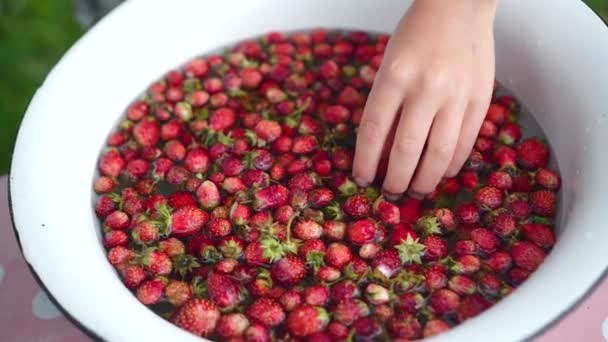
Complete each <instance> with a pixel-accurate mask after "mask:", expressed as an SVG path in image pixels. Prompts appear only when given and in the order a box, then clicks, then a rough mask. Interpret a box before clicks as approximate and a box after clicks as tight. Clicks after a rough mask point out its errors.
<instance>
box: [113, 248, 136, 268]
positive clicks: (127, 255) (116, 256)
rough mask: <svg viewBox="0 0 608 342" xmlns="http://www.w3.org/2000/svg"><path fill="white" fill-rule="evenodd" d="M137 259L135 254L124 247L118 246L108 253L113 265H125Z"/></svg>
mask: <svg viewBox="0 0 608 342" xmlns="http://www.w3.org/2000/svg"><path fill="white" fill-rule="evenodd" d="M134 257H135V252H134V251H133V250H130V249H128V248H127V247H123V246H116V247H113V248H111V249H110V250H109V251H108V260H109V261H110V264H112V265H115V266H116V265H119V264H124V263H126V262H128V261H130V260H132V259H133V258H134Z"/></svg>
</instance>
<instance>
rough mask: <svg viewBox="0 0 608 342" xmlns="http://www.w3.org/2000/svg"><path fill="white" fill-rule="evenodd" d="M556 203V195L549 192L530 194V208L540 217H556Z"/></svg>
mask: <svg viewBox="0 0 608 342" xmlns="http://www.w3.org/2000/svg"><path fill="white" fill-rule="evenodd" d="M555 201H556V199H555V193H554V192H551V191H549V190H539V191H535V192H533V193H531V194H530V207H531V208H532V211H533V212H534V213H536V214H538V215H542V216H553V215H555V206H556V204H555Z"/></svg>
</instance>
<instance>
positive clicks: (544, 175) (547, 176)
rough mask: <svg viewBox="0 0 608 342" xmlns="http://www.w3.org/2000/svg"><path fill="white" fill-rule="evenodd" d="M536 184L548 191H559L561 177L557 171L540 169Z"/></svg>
mask: <svg viewBox="0 0 608 342" xmlns="http://www.w3.org/2000/svg"><path fill="white" fill-rule="evenodd" d="M534 179H535V180H536V183H537V184H539V185H540V186H542V187H544V188H545V189H547V190H553V191H556V190H557V189H559V185H560V177H559V174H558V173H557V172H555V171H552V170H549V169H539V170H538V171H536V175H535V176H534Z"/></svg>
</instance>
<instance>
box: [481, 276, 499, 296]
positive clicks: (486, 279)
mask: <svg viewBox="0 0 608 342" xmlns="http://www.w3.org/2000/svg"><path fill="white" fill-rule="evenodd" d="M501 286H502V283H501V281H500V279H499V278H498V277H497V276H495V275H493V274H484V275H482V276H481V277H480V278H479V291H480V292H481V293H482V294H484V295H486V296H496V295H498V292H499V291H500V288H501Z"/></svg>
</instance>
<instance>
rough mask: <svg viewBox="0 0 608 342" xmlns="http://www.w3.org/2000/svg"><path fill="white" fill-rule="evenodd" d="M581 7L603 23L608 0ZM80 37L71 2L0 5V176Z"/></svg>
mask: <svg viewBox="0 0 608 342" xmlns="http://www.w3.org/2000/svg"><path fill="white" fill-rule="evenodd" d="M217 1H219V0H217ZM586 2H587V3H588V4H589V5H590V6H592V7H593V8H594V9H595V10H596V11H597V12H599V13H600V14H601V15H603V16H604V18H606V19H608V0H586ZM81 34H82V29H81V27H80V26H79V25H78V24H77V23H76V21H75V19H74V8H73V1H72V0H0V174H5V173H7V172H8V167H9V163H10V153H11V151H12V145H13V142H14V139H15V135H16V132H17V126H18V124H19V121H20V119H21V115H22V114H23V112H24V111H25V108H26V106H27V104H28V102H29V100H30V98H31V96H32V95H33V93H34V92H35V90H36V88H37V87H38V86H39V85H40V84H41V82H42V80H43V79H44V77H45V75H46V74H47V72H48V71H49V69H50V68H51V67H52V66H53V65H54V64H55V63H56V62H57V61H58V60H59V58H61V56H62V54H63V53H64V52H65V51H66V49H67V48H69V47H70V46H71V45H72V44H73V43H74V41H75V40H76V39H78V37H79V36H80V35H81Z"/></svg>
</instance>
